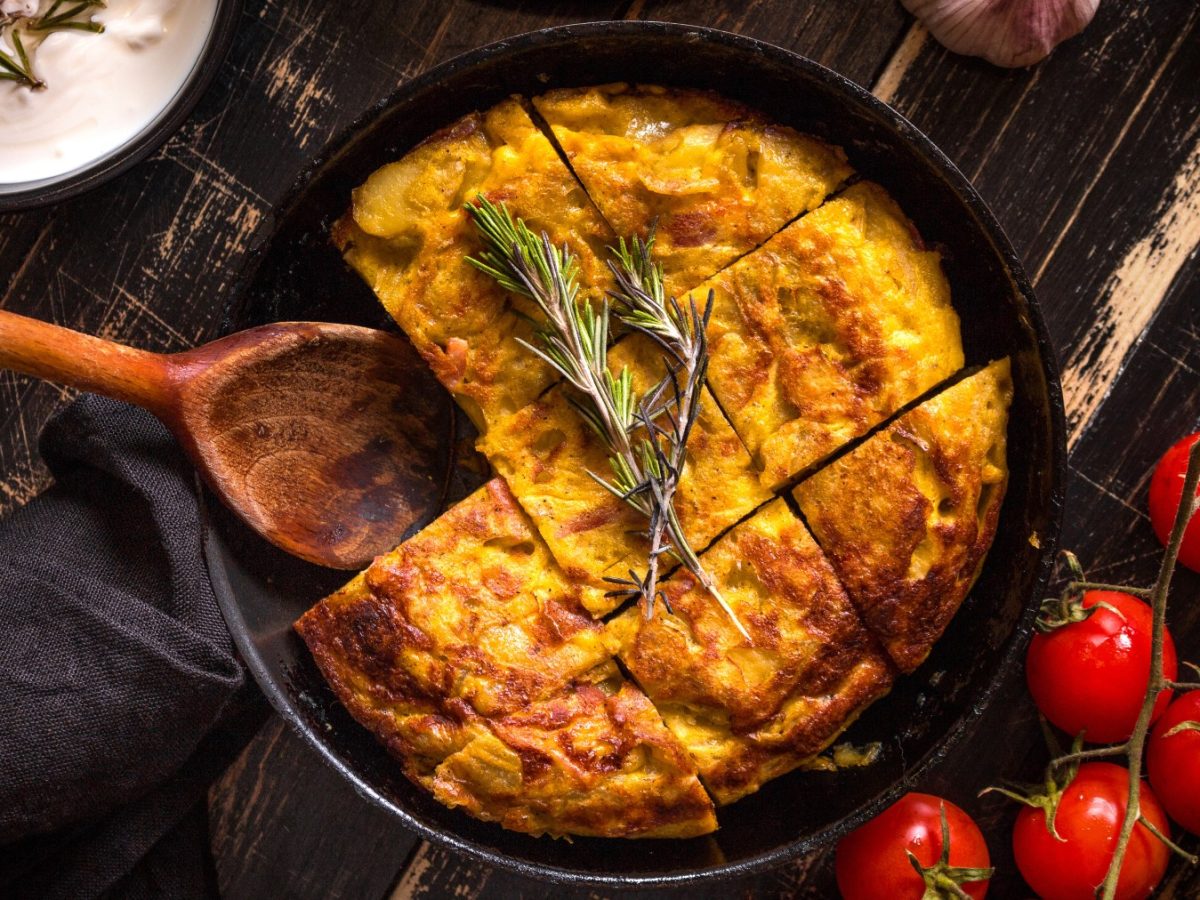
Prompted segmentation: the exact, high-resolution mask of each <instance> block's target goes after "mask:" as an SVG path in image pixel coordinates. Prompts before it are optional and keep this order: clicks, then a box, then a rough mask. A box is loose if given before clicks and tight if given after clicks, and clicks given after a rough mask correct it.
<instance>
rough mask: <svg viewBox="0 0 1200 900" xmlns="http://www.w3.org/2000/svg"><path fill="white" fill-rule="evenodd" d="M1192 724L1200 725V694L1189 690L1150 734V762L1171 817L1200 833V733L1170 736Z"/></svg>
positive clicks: (1152, 776)
mask: <svg viewBox="0 0 1200 900" xmlns="http://www.w3.org/2000/svg"><path fill="white" fill-rule="evenodd" d="M1189 721H1190V722H1200V691H1189V692H1188V693H1186V694H1184V695H1182V696H1181V697H1179V698H1178V699H1177V700H1176V701H1175V702H1174V703H1172V704H1171V705H1170V706H1168V707H1167V711H1166V712H1165V713H1163V717H1162V718H1161V719H1159V720H1158V724H1157V725H1156V726H1154V732H1153V733H1152V734H1151V735H1150V746H1149V750H1148V751H1147V755H1146V763H1147V765H1148V767H1149V769H1150V783H1151V784H1152V785H1154V791H1155V793H1157V794H1158V796H1159V797H1160V798H1161V799H1162V804H1163V806H1165V807H1166V808H1167V815H1169V816H1170V817H1171V818H1172V819H1174V820H1175V821H1176V822H1178V823H1179V824H1180V825H1182V826H1183V827H1184V828H1185V829H1187V830H1188V831H1190V832H1191V833H1192V834H1200V731H1181V732H1179V733H1178V734H1173V735H1171V736H1170V737H1166V734H1167V732H1168V731H1170V730H1171V729H1172V728H1174V727H1175V726H1176V725H1178V724H1179V723H1180V722H1189Z"/></svg>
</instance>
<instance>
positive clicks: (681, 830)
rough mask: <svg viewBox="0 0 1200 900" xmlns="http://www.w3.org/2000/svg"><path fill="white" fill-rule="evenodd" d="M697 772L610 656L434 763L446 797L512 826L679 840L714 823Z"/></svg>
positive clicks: (440, 794) (436, 788)
mask: <svg viewBox="0 0 1200 900" xmlns="http://www.w3.org/2000/svg"><path fill="white" fill-rule="evenodd" d="M601 675H605V676H607V677H603V678H601V677H599V676H601ZM695 771H696V769H695V765H694V764H693V763H692V761H691V759H689V758H688V755H687V753H686V752H685V751H684V749H683V747H681V746H680V744H679V742H678V741H677V740H676V739H675V738H674V737H673V736H672V734H671V733H670V732H669V731H668V730H667V729H666V728H665V727H664V726H663V723H662V719H661V718H659V715H658V713H657V712H656V711H655V709H654V707H653V706H652V705H651V704H650V701H649V700H647V699H646V696H645V695H644V694H643V693H642V692H641V691H640V690H638V689H637V688H636V687H635V686H634V685H632V684H630V683H629V682H627V681H625V680H624V678H623V677H622V676H621V675H620V673H619V672H618V670H617V668H616V666H615V664H613V663H611V662H610V663H609V664H608V665H607V666H606V667H601V668H600V669H598V670H596V673H595V680H594V681H593V682H592V683H586V682H585V683H580V684H577V685H575V686H574V687H573V688H572V689H570V690H567V691H564V692H562V693H560V694H558V695H556V696H554V697H552V698H550V699H548V700H544V701H540V702H538V703H534V704H531V705H530V707H529V708H528V709H526V710H522V711H520V712H517V713H513V714H512V715H509V716H506V717H504V718H502V719H498V720H494V721H492V722H490V723H489V729H488V730H487V731H486V732H484V733H482V734H481V735H480V736H479V737H477V738H476V739H475V740H474V741H472V742H471V743H470V744H468V745H467V746H466V747H464V748H463V749H462V750H461V751H459V752H458V753H456V754H454V755H453V756H451V757H449V758H448V759H447V760H446V761H445V762H444V763H442V765H441V766H439V767H438V770H437V772H436V773H435V775H434V778H433V784H432V789H433V794H434V796H435V797H436V798H437V799H438V800H440V801H441V802H442V803H445V804H447V805H448V806H461V807H462V808H463V809H465V810H466V811H467V812H469V813H470V814H471V815H473V816H475V817H476V818H480V819H484V820H486V821H495V822H499V823H500V824H501V825H503V826H504V827H505V828H508V829H511V830H513V831H524V832H528V833H530V834H542V833H550V834H577V835H591V836H595V837H638V838H647V837H659V838H666V837H676V838H683V837H695V836H697V835H701V834H708V833H710V832H712V831H715V830H716V827H717V820H716V811H715V810H714V809H713V803H712V800H711V799H709V797H708V795H707V794H706V793H705V792H704V789H703V788H702V787H701V786H700V782H699V781H698V780H697V779H696V775H695Z"/></svg>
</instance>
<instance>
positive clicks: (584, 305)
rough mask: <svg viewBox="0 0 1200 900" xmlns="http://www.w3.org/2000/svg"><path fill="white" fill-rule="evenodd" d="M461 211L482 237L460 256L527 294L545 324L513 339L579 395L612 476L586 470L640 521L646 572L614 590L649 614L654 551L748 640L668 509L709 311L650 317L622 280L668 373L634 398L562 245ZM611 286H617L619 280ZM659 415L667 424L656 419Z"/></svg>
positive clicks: (697, 385) (629, 282) (484, 204)
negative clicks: (530, 335)
mask: <svg viewBox="0 0 1200 900" xmlns="http://www.w3.org/2000/svg"><path fill="white" fill-rule="evenodd" d="M466 208H467V211H468V213H469V214H470V215H471V217H472V219H473V220H474V222H475V226H476V228H477V229H478V230H479V233H480V235H481V236H482V237H483V239H484V242H485V244H486V249H485V250H484V252H483V253H481V254H480V256H479V257H478V258H469V259H468V261H469V262H470V263H471V264H472V265H474V266H475V267H476V268H478V269H479V270H480V271H482V272H485V273H486V274H488V275H491V276H492V277H493V278H495V279H496V281H497V283H498V284H500V286H501V287H503V288H505V289H506V290H509V291H512V292H514V293H517V294H520V295H522V296H524V297H528V298H529V299H531V300H533V301H534V302H535V303H536V304H537V305H538V307H539V308H540V309H541V311H542V313H543V314H544V315H545V317H546V321H545V324H544V326H543V327H542V328H540V329H539V330H538V331H537V332H536V338H537V344H536V345H535V344H531V343H528V342H525V341H522V342H521V343H522V344H523V345H524V346H525V347H526V348H527V349H529V350H530V351H532V352H533V353H535V354H537V356H539V357H540V358H541V359H543V360H545V362H546V363H547V364H549V365H550V366H551V367H553V368H554V369H555V370H556V371H558V372H559V374H561V375H562V376H563V378H564V379H565V380H566V382H567V383H568V384H569V385H570V386H571V387H573V388H574V389H575V391H576V392H577V394H578V395H579V396H578V397H572V398H571V402H572V405H573V406H574V407H575V409H576V410H577V411H578V412H579V413H580V415H582V416H583V418H584V421H586V422H587V423H588V425H589V426H590V427H591V428H592V430H593V431H595V433H596V434H597V435H598V436H599V437H600V439H601V440H602V441H603V442H604V443H605V446H606V448H607V449H608V453H609V466H610V468H611V469H612V478H611V479H608V478H604V477H602V476H600V475H598V474H597V473H595V472H589V473H588V474H589V475H591V477H592V478H594V479H595V480H596V481H597V482H598V483H599V484H600V485H601V486H603V487H604V488H605V489H606V490H608V491H609V492H611V493H612V494H614V495H615V496H617V497H618V498H620V499H621V500H622V501H624V502H625V503H628V504H629V505H630V506H632V507H633V508H634V509H636V510H637V511H638V512H639V513H640V514H641V515H642V516H644V517H645V518H646V520H647V523H648V527H647V531H646V536H647V538H648V539H649V541H650V551H649V554H648V560H647V571H646V575H645V576H644V577H642V578H638V577H637V576H636V575H634V574H633V573H630V574H631V577H630V579H629V580H624V579H615V580H614V581H615V583H617V584H621V585H624V587H623V588H622V589H621V590H618V591H614V592H613V593H614V594H628V595H630V596H640V597H641V598H642V600H643V601H644V604H645V607H644V608H645V613H646V615H647V617H649V616H651V615H652V614H653V609H654V604H655V602H656V600H658V599H660V598H661V599H662V600H663V602H664V603H666V597H665V595H663V594H662V592H661V591H660V590H659V587H658V577H659V568H660V560H661V557H662V556H663V555H664V554H670V555H672V556H674V557H676V558H677V559H679V560H680V561H681V562H682V563H683V564H684V565H685V566H686V567H687V568H688V570H689V571H691V572H692V573H693V574H694V575H695V576H696V577H697V579H698V580H700V582H701V584H702V585H704V587H705V588H706V589H707V590H709V592H710V593H712V594H713V596H714V597H715V598H716V599H717V600H718V602H719V603H720V604H721V606H722V607H723V608H724V609H725V610H726V612H727V613H728V614H729V616H730V617H731V618H732V619H733V622H734V624H735V625H736V626H737V628H738V630H739V631H740V632H741V633H742V634H743V635H744V636H745V637H746V638H747V639H749V634H748V633H747V632H746V630H745V628H744V627H743V626H742V624H741V622H739V621H738V619H737V617H736V616H735V615H734V614H733V611H732V610H731V609H730V608H729V606H728V604H726V603H725V601H724V599H723V598H722V597H721V596H720V594H719V593H718V592H717V591H716V589H715V587H714V586H713V584H712V579H711V578H709V577H708V575H707V574H706V573H705V572H704V569H703V567H702V566H701V564H700V560H699V558H698V557H697V556H696V553H695V551H693V550H692V548H691V546H690V545H689V543H688V541H687V538H686V536H685V535H684V533H683V527H682V525H681V524H680V522H679V518H678V515H677V514H676V512H675V506H674V499H675V491H676V488H677V487H678V484H679V478H680V476H681V474H682V470H683V461H684V455H685V452H686V442H687V436H688V435H689V434H690V432H691V428H692V425H693V424H694V423H695V419H696V415H697V413H698V411H699V394H700V389H701V386H702V384H703V378H704V371H705V367H706V364H707V353H708V350H707V344H706V342H705V340H704V324H705V323H706V321H707V312H706V313H705V314H704V315H701V314H700V312H699V311H698V310H697V309H696V306H695V304H694V303H693V304H692V305H691V309H690V312H689V314H688V315H686V316H685V314H684V312H683V310H682V309H681V308H680V306H679V304H677V303H675V302H674V301H673V300H672V301H671V306H670V308H669V309H668V307H667V306H666V305H663V306H661V307H659V312H658V314H657V315H656V314H655V312H654V310H653V309H651V308H650V306H649V304H648V303H646V302H643V299H642V297H641V296H640V295H638V296H634V295H632V294H629V295H627V294H626V292H625V291H624V287H623V289H622V291H621V292H618V293H616V294H614V298H615V299H616V301H617V302H618V304H620V307H621V310H622V313H623V315H622V318H623V319H624V320H625V321H627V322H628V323H629V324H630V325H632V326H633V327H635V328H637V329H638V330H642V331H646V332H647V333H651V332H653V334H652V336H653V337H654V339H655V340H657V341H658V342H659V343H660V345H662V346H663V347H664V348H666V349H667V350H668V374H667V377H666V378H664V379H663V381H662V382H660V383H659V384H658V385H657V386H656V387H655V388H654V389H653V390H651V391H650V393H649V394H648V395H647V396H646V397H645V398H642V400H641V401H640V402H639V400H638V398H637V396H636V393H635V391H634V389H633V376H632V374H631V373H630V372H629V370H628V369H627V368H622V370H621V372H620V374H618V375H615V376H614V375H613V374H612V371H611V370H610V369H609V367H608V336H609V328H608V326H609V312H610V307H609V301H608V300H607V299H606V300H604V301H602V302H601V303H600V304H599V305H598V306H597V305H594V304H593V303H591V302H590V301H588V300H583V301H580V300H579V299H578V293H579V285H578V272H579V266H578V261H577V260H576V259H575V257H574V255H573V254H572V253H571V252H570V251H569V250H568V249H567V248H566V247H558V246H555V245H554V244H553V243H551V241H550V238H549V236H548V235H546V234H545V233H543V234H542V235H541V236H540V237H539V236H538V235H535V234H534V233H533V232H532V231H531V230H530V229H529V228H528V227H527V226H526V225H525V223H524V222H523V221H521V220H520V219H517V220H514V219H513V217H512V215H511V214H510V213H509V211H508V208H507V207H506V206H505V205H504V204H503V203H501V204H499V205H497V204H494V203H491V202H490V201H489V200H487V199H486V198H484V197H480V198H479V199H478V200H477V201H476V202H475V203H468V204H467V206H466ZM643 249H644V248H643ZM616 252H617V257H618V261H619V262H620V263H621V265H620V266H618V267H617V268H618V269H619V270H620V271H623V272H626V273H627V274H626V276H625V277H626V281H625V282H624V285H625V286H628V287H630V288H638V289H643V288H645V286H646V284H647V283H652V282H654V281H655V280H657V283H658V285H659V286H658V288H657V291H658V293H657V294H655V293H654V291H655V288H654V287H653V285H652V284H651V287H650V290H649V292H647V293H646V294H645V296H646V298H647V300H648V301H649V303H653V302H654V300H655V297H658V298H661V296H662V295H661V272H658V273H657V279H655V277H654V274H653V272H651V271H646V270H643V269H638V268H630V269H626V268H625V263H629V264H630V265H631V266H636V265H640V263H638V261H637V260H635V259H634V257H633V256H632V255H630V254H629V252H628V251H626V249H625V245H624V244H623V243H622V245H621V249H620V250H618V251H616ZM648 262H649V258H648V256H647V257H646V263H647V264H648ZM650 268H651V269H653V266H651V267H650ZM618 284H619V285H620V284H622V282H621V281H620V279H619V280H618ZM709 307H710V308H711V299H710V302H709ZM668 396H669V400H668V402H666V403H665V404H664V402H663V401H664V398H667V397H668ZM663 418H665V420H666V425H665V426H664V425H663V424H660V419H663Z"/></svg>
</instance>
